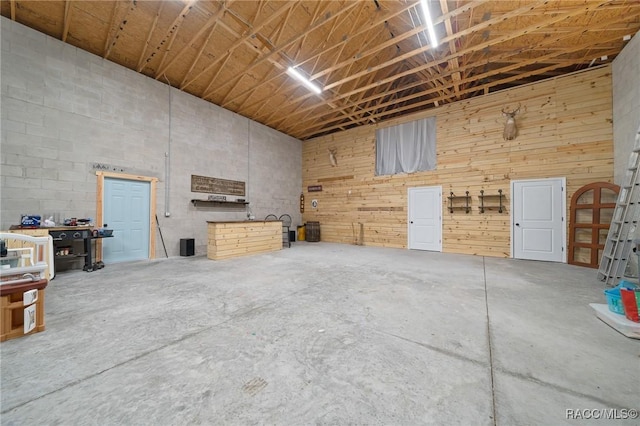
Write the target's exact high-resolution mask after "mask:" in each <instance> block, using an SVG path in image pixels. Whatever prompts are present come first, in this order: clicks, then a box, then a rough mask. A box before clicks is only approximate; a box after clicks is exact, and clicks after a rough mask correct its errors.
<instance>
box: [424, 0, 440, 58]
mask: <svg viewBox="0 0 640 426" xmlns="http://www.w3.org/2000/svg"><path fill="white" fill-rule="evenodd" d="M420 6H421V7H422V14H423V15H424V20H425V24H427V33H428V34H429V43H431V47H432V48H434V49H435V48H436V47H438V38H437V37H436V30H435V28H434V27H433V21H432V20H431V13H430V12H429V1H428V0H420Z"/></svg>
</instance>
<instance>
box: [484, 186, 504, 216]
mask: <svg viewBox="0 0 640 426" xmlns="http://www.w3.org/2000/svg"><path fill="white" fill-rule="evenodd" d="M478 198H479V199H480V213H484V211H485V209H488V210H491V209H498V213H502V212H503V211H504V204H503V201H502V200H503V199H504V195H502V189H498V193H497V194H489V195H485V193H484V189H481V190H480V195H478ZM485 200H486V201H488V202H489V203H491V204H489V205H486V204H485V203H484V202H485ZM496 202H497V204H496Z"/></svg>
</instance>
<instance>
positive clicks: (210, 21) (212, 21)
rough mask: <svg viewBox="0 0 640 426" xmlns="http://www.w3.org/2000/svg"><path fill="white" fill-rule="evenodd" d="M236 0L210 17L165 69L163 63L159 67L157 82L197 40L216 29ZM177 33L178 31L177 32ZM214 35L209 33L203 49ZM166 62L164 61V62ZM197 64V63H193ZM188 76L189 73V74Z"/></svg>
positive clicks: (223, 5) (222, 6)
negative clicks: (210, 29) (219, 20)
mask: <svg viewBox="0 0 640 426" xmlns="http://www.w3.org/2000/svg"><path fill="white" fill-rule="evenodd" d="M234 1H235V0H229V2H228V3H227V4H226V5H225V4H224V3H223V4H221V5H220V8H219V9H218V10H217V11H216V13H214V14H213V15H211V17H209V19H208V20H207V22H206V23H205V24H204V25H203V26H202V27H201V28H200V30H198V32H197V33H196V34H195V35H194V36H193V37H191V40H189V41H188V42H187V43H186V44H185V45H184V47H183V48H182V49H180V51H179V52H178V53H177V54H175V55H174V56H173V58H172V59H171V60H170V61H169V62H168V63H167V65H165V66H164V67H163V66H162V63H160V66H159V67H158V72H157V74H156V80H158V79H159V78H160V76H161V75H163V74H164V73H165V72H166V71H167V70H168V69H169V67H170V66H171V65H173V64H174V63H175V62H176V61H177V60H178V59H180V57H181V56H182V55H183V54H184V53H185V52H186V51H188V50H189V48H190V47H191V45H193V44H194V43H195V42H196V40H198V39H199V38H200V37H201V36H202V34H204V33H205V32H206V31H207V30H208V29H209V28H212V27H213V29H215V24H216V22H217V21H218V19H220V17H221V16H222V15H223V14H224V12H225V11H226V10H227V7H229V6H231V4H232V3H233V2H234ZM176 33H177V31H176ZM212 33H213V30H212V31H210V32H209V36H208V37H207V39H206V41H205V43H203V45H202V47H203V48H204V47H205V46H206V45H207V42H208V41H209V38H210V37H211V34H212ZM167 50H170V47H168V48H167ZM201 52H202V49H200V53H201ZM199 57H200V54H198V56H197V57H196V61H197V59H198V58H199ZM163 61H164V60H163ZM193 64H195V62H194V63H193ZM192 69H193V65H192V67H191V68H189V71H191V70H192ZM187 74H188V72H187Z"/></svg>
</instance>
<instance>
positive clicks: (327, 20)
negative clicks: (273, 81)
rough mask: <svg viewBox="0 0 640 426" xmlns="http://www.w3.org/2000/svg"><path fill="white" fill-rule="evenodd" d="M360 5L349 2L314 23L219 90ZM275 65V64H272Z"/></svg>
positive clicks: (256, 61) (255, 62) (252, 64)
mask: <svg viewBox="0 0 640 426" xmlns="http://www.w3.org/2000/svg"><path fill="white" fill-rule="evenodd" d="M359 4H361V3H360V2H357V1H353V2H348V3H347V4H346V5H345V6H344V7H343V8H341V9H340V10H338V11H336V13H333V14H331V16H329V17H325V18H324V19H322V20H319V21H318V22H315V23H313V25H311V26H310V27H309V28H308V29H307V30H306V31H303V32H302V33H300V34H298V35H296V36H294V37H293V38H291V39H289V40H288V41H286V42H285V43H284V44H283V45H282V46H280V47H278V48H277V49H275V50H273V51H272V52H271V53H268V54H267V55H265V56H262V57H261V58H258V59H256V60H255V61H254V62H253V63H251V65H249V67H248V68H246V69H245V70H244V71H243V72H242V73H241V75H239V76H235V77H232V78H231V79H229V80H227V81H225V82H223V83H221V84H220V85H219V88H222V87H225V86H226V85H228V84H230V83H231V82H233V81H235V80H236V79H238V78H240V77H242V76H244V75H245V74H247V73H249V72H250V71H251V70H253V69H254V68H255V67H257V66H259V65H261V64H263V63H265V62H266V61H270V60H272V58H273V56H275V55H276V54H280V53H281V52H282V51H283V50H284V49H286V48H287V47H289V46H290V45H292V44H294V43H295V42H296V41H298V40H300V39H301V38H303V37H305V35H307V34H309V33H310V32H312V31H315V30H317V29H318V28H320V27H322V26H324V25H326V24H328V23H330V22H331V21H333V20H334V19H336V18H337V17H339V16H340V15H342V14H343V13H345V12H348V11H349V10H351V9H352V8H354V7H356V6H358V5H359ZM272 63H273V62H272Z"/></svg>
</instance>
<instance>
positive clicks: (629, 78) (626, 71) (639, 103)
mask: <svg viewBox="0 0 640 426" xmlns="http://www.w3.org/2000/svg"><path fill="white" fill-rule="evenodd" d="M612 78H613V144H614V167H615V175H614V181H615V183H617V184H618V185H620V184H622V183H623V179H624V176H625V171H626V166H627V163H628V161H629V154H630V152H631V150H632V148H633V145H634V142H635V134H636V132H637V131H638V126H640V32H638V33H636V34H635V36H633V37H632V38H631V40H630V41H629V42H628V43H627V45H626V46H625V47H624V49H623V50H622V52H620V54H619V55H618V56H617V57H616V59H615V60H614V61H613V65H612Z"/></svg>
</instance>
